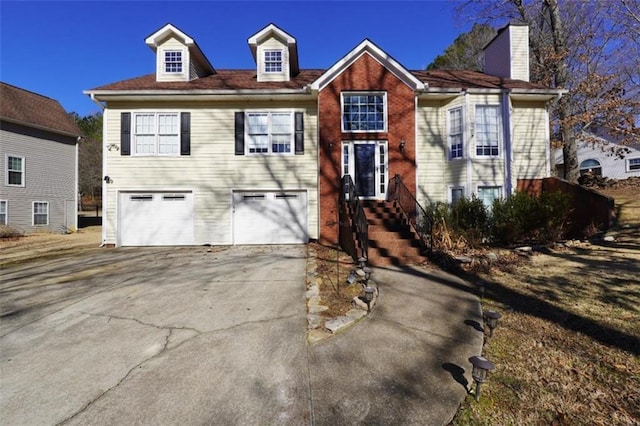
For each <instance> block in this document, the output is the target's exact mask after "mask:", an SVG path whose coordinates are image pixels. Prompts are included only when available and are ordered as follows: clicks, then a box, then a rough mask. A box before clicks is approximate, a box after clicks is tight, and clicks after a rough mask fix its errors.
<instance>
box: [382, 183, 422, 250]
mask: <svg viewBox="0 0 640 426" xmlns="http://www.w3.org/2000/svg"><path fill="white" fill-rule="evenodd" d="M387 200H388V201H393V202H395V203H397V204H398V206H399V207H400V209H402V212H403V213H404V215H405V216H406V218H407V220H408V221H409V225H411V227H412V228H413V230H414V232H416V233H417V234H418V236H419V237H420V243H421V244H422V245H423V247H426V248H428V249H429V251H431V250H432V249H433V232H432V230H433V219H432V218H431V216H429V215H428V214H427V212H426V211H425V209H424V208H422V206H421V205H420V203H418V200H416V197H414V196H413V194H412V193H411V191H409V188H407V187H406V186H405V184H404V183H402V178H401V177H400V175H395V176H394V177H392V178H391V179H390V180H389V189H388V191H387Z"/></svg>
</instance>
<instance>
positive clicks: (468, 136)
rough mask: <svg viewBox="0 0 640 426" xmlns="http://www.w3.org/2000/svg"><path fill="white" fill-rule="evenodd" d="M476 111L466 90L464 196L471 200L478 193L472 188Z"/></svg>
mask: <svg viewBox="0 0 640 426" xmlns="http://www.w3.org/2000/svg"><path fill="white" fill-rule="evenodd" d="M474 112H475V111H471V103H470V100H469V92H468V91H466V90H465V92H464V108H463V109H462V119H463V120H464V121H465V123H464V124H463V127H462V129H463V133H462V149H463V152H462V155H463V158H464V159H465V160H464V161H466V166H467V167H466V169H467V173H466V175H467V179H466V183H465V185H464V187H465V190H464V194H463V195H464V196H465V197H469V198H471V195H472V194H475V193H476V191H474V188H473V186H472V184H473V182H472V179H471V175H472V174H473V164H472V163H473V159H472V156H473V155H474V153H473V149H472V147H471V142H472V141H475V133H476V132H475V125H476V122H475V114H474ZM472 117H473V125H472V124H471V123H472V121H471V120H472ZM447 143H448V142H447ZM459 182H460V183H462V182H461V181H459ZM450 196H451V195H450V194H448V195H447V197H450Z"/></svg>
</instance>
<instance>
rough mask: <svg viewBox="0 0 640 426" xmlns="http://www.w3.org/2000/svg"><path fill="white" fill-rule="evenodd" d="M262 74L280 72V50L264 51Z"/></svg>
mask: <svg viewBox="0 0 640 426" xmlns="http://www.w3.org/2000/svg"><path fill="white" fill-rule="evenodd" d="M264 72H269V73H271V72H273V73H278V72H282V50H265V51H264Z"/></svg>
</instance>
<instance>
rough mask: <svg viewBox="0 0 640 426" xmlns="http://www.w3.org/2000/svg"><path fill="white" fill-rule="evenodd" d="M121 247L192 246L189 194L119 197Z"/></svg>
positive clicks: (167, 193)
mask: <svg viewBox="0 0 640 426" xmlns="http://www.w3.org/2000/svg"><path fill="white" fill-rule="evenodd" d="M119 216H120V217H119V223H120V226H119V240H120V243H119V244H120V245H122V246H179V245H193V244H194V242H195V241H194V233H193V192H177V193H176V192H144V193H121V194H120V214H119Z"/></svg>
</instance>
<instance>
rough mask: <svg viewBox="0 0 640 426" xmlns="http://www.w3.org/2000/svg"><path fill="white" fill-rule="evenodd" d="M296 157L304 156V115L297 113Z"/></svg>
mask: <svg viewBox="0 0 640 426" xmlns="http://www.w3.org/2000/svg"><path fill="white" fill-rule="evenodd" d="M295 118H296V120H295V121H296V135H295V141H296V155H301V154H304V115H303V113H301V112H296V117H295Z"/></svg>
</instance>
